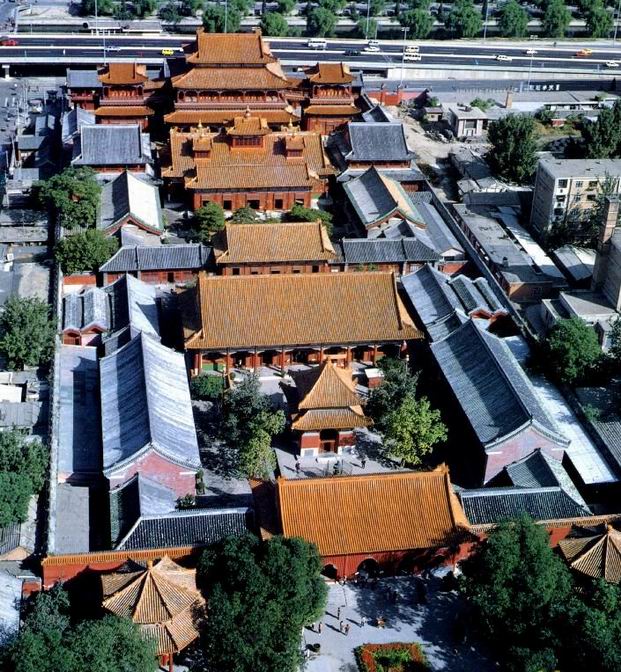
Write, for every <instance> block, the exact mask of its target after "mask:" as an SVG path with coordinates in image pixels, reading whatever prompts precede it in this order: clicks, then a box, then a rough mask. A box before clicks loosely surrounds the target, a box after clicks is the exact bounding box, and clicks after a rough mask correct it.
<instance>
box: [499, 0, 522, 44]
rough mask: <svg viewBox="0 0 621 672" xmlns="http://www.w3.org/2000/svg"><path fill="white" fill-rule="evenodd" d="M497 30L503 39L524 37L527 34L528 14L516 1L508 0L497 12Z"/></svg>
mask: <svg viewBox="0 0 621 672" xmlns="http://www.w3.org/2000/svg"><path fill="white" fill-rule="evenodd" d="M498 29H499V30H500V34H501V35H502V36H503V37H524V36H525V35H527V34H528V12H527V11H526V10H525V9H524V8H523V7H522V6H521V5H520V4H519V2H517V0H509V2H507V3H506V4H505V5H503V6H502V8H501V9H500V11H499V12H498Z"/></svg>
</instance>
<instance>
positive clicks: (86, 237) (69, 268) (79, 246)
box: [54, 229, 119, 274]
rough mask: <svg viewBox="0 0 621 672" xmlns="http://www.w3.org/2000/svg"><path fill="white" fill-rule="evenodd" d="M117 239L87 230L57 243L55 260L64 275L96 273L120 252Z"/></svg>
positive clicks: (96, 231)
mask: <svg viewBox="0 0 621 672" xmlns="http://www.w3.org/2000/svg"><path fill="white" fill-rule="evenodd" d="M118 247H119V243H118V241H117V239H116V238H113V237H112V236H106V234H105V233H103V231H99V229H87V230H86V231H81V232H80V233H76V234H75V235H72V236H65V237H64V238H62V239H61V240H59V241H58V243H56V246H55V248H54V258H55V259H56V261H57V262H58V263H59V264H60V267H61V268H62V270H63V273H67V274H72V273H84V272H87V271H90V272H93V273H95V272H96V271H98V270H99V267H100V266H101V265H102V264H104V263H105V262H106V261H108V259H110V257H111V256H112V255H113V254H114V253H115V252H116V251H117V250H118Z"/></svg>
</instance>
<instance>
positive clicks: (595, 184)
mask: <svg viewBox="0 0 621 672" xmlns="http://www.w3.org/2000/svg"><path fill="white" fill-rule="evenodd" d="M598 184H599V183H598V181H597V180H591V181H590V182H589V189H595V187H597V185H598Z"/></svg>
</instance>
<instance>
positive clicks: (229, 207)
mask: <svg viewBox="0 0 621 672" xmlns="http://www.w3.org/2000/svg"><path fill="white" fill-rule="evenodd" d="M222 207H223V208H224V209H225V210H232V209H233V201H224V202H223V203H222Z"/></svg>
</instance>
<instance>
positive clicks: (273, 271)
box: [270, 268, 280, 275]
mask: <svg viewBox="0 0 621 672" xmlns="http://www.w3.org/2000/svg"><path fill="white" fill-rule="evenodd" d="M270 273H271V274H272V275H280V268H270Z"/></svg>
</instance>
